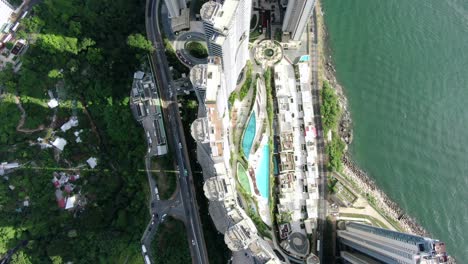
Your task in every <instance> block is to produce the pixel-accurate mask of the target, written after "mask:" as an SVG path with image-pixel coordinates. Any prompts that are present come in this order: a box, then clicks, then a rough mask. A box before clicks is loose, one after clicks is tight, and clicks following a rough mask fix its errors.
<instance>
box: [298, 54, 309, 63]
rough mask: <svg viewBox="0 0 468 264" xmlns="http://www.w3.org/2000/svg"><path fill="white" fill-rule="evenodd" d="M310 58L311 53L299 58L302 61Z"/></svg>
mask: <svg viewBox="0 0 468 264" xmlns="http://www.w3.org/2000/svg"><path fill="white" fill-rule="evenodd" d="M309 60H310V56H309V55H302V56H301V57H300V58H299V61H300V62H303V61H309Z"/></svg>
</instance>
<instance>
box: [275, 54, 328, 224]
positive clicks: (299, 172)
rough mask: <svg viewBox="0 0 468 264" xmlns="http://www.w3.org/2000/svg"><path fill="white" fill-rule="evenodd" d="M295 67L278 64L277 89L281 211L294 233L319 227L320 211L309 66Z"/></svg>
mask: <svg viewBox="0 0 468 264" xmlns="http://www.w3.org/2000/svg"><path fill="white" fill-rule="evenodd" d="M298 68H299V69H302V71H301V70H299V72H302V73H299V79H298V80H296V76H295V73H294V68H293V66H292V65H290V64H289V63H286V62H285V61H282V62H281V63H279V64H277V65H276V66H275V76H274V77H275V90H276V100H277V102H278V114H277V117H278V134H279V137H280V145H279V147H278V152H279V189H280V195H279V203H278V211H279V213H280V214H288V215H289V216H290V224H291V229H292V231H293V232H302V230H301V229H302V228H301V225H302V223H303V224H304V226H305V231H306V232H307V233H312V231H313V229H314V228H315V227H316V218H317V216H318V215H317V214H318V208H317V205H318V199H319V195H318V188H317V179H318V167H317V164H316V159H317V149H316V139H315V138H316V131H315V125H314V112H313V108H312V92H311V87H310V80H309V75H308V72H309V67H308V65H307V64H306V63H302V64H300V65H298Z"/></svg>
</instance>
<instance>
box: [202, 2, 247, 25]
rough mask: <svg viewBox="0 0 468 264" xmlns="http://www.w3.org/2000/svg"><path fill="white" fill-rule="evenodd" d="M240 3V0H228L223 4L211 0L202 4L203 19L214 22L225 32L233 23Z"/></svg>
mask: <svg viewBox="0 0 468 264" xmlns="http://www.w3.org/2000/svg"><path fill="white" fill-rule="evenodd" d="M238 5H239V0H226V1H225V2H224V3H223V4H222V5H221V4H219V3H217V2H213V1H210V2H207V3H205V4H204V5H203V6H202V8H201V10H200V16H201V18H202V19H203V20H205V21H208V22H210V23H211V24H213V27H214V28H215V29H217V30H218V31H219V32H224V31H225V30H227V29H228V28H229V25H230V24H231V23H232V18H233V17H234V14H235V12H236V9H237V6H238Z"/></svg>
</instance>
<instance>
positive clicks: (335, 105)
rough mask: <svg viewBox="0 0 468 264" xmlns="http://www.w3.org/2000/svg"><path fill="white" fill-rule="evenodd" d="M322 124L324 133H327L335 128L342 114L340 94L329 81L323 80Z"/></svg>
mask: <svg viewBox="0 0 468 264" xmlns="http://www.w3.org/2000/svg"><path fill="white" fill-rule="evenodd" d="M320 110H321V113H322V124H323V130H324V133H325V134H327V133H328V131H330V130H335V129H336V128H337V126H338V122H339V119H340V116H341V109H340V104H339V102H338V96H337V95H336V93H335V91H334V90H333V88H332V87H331V86H330V84H329V83H328V81H324V82H323V87H322V107H321V109H320Z"/></svg>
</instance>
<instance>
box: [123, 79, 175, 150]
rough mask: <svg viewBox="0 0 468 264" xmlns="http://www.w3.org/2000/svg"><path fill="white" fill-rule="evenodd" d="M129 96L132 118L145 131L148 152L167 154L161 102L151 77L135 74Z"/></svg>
mask: <svg viewBox="0 0 468 264" xmlns="http://www.w3.org/2000/svg"><path fill="white" fill-rule="evenodd" d="M130 94H131V104H130V107H131V110H132V113H133V116H134V117H135V119H136V120H137V121H138V122H140V123H141V124H142V125H143V128H144V129H145V133H146V137H147V140H148V152H151V153H153V154H154V155H157V156H160V155H165V154H167V138H166V131H165V130H164V120H163V115H162V109H161V100H160V98H159V94H158V91H157V87H156V82H155V80H154V77H153V75H152V74H151V73H145V72H143V71H137V72H135V74H134V76H133V84H132V90H131V93H130Z"/></svg>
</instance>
